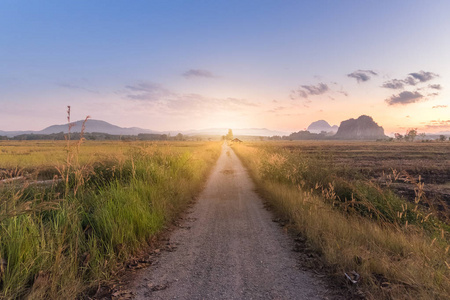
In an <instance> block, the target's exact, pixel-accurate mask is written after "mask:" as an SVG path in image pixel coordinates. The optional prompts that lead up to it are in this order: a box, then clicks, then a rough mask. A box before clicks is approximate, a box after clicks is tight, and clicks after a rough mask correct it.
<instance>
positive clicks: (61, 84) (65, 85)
mask: <svg viewBox="0 0 450 300" xmlns="http://www.w3.org/2000/svg"><path fill="white" fill-rule="evenodd" d="M56 85H57V86H59V87H63V88H66V89H71V90H82V91H86V92H89V93H94V94H98V93H99V92H98V91H96V90H92V89H89V88H86V87H83V86H80V85H77V84H73V83H68V82H58V83H56Z"/></svg>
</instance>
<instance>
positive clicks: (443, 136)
mask: <svg viewBox="0 0 450 300" xmlns="http://www.w3.org/2000/svg"><path fill="white" fill-rule="evenodd" d="M446 138H447V137H446V136H445V135H443V134H441V135H440V136H439V140H440V141H441V142H443V141H445V139H446Z"/></svg>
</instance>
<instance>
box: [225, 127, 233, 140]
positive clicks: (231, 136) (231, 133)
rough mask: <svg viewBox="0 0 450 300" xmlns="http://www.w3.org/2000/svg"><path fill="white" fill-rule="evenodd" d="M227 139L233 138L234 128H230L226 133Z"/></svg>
mask: <svg viewBox="0 0 450 300" xmlns="http://www.w3.org/2000/svg"><path fill="white" fill-rule="evenodd" d="M226 139H227V140H232V139H233V130H231V129H228V133H227V135H226Z"/></svg>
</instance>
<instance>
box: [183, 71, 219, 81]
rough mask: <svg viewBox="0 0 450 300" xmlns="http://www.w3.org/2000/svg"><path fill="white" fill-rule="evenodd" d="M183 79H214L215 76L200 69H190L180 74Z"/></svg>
mask: <svg viewBox="0 0 450 300" xmlns="http://www.w3.org/2000/svg"><path fill="white" fill-rule="evenodd" d="M182 76H183V77H185V78H188V79H190V78H195V77H203V78H215V77H216V76H215V75H214V74H213V73H211V72H210V71H207V70H201V69H190V70H188V71H186V72H184V73H183V74H182Z"/></svg>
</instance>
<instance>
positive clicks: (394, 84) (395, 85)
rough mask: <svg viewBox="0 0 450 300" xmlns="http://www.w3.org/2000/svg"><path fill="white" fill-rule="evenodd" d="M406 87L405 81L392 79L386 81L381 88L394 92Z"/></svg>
mask: <svg viewBox="0 0 450 300" xmlns="http://www.w3.org/2000/svg"><path fill="white" fill-rule="evenodd" d="M404 86H405V82H404V81H403V80H399V79H392V80H389V81H386V82H385V83H383V85H382V86H381V87H384V88H386V89H393V90H399V89H402V88H403V87H404Z"/></svg>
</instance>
